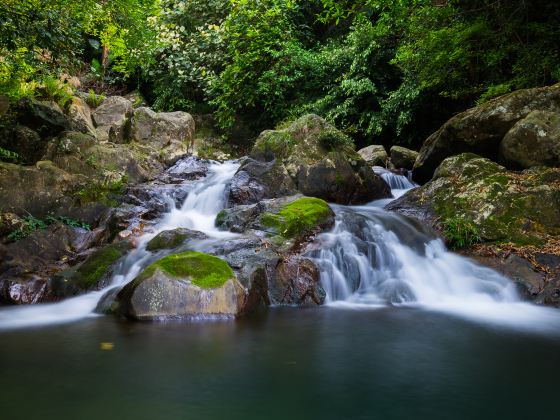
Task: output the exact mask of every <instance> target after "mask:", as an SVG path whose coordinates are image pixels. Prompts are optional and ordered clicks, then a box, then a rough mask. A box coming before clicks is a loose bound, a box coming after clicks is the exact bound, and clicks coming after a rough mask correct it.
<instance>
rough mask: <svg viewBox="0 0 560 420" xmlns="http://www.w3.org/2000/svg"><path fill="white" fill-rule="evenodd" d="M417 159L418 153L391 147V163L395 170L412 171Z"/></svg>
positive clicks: (399, 147)
mask: <svg viewBox="0 0 560 420" xmlns="http://www.w3.org/2000/svg"><path fill="white" fill-rule="evenodd" d="M417 158H418V152H415V151H414V150H410V149H407V148H406V147H401V146H393V147H391V162H392V163H393V166H394V167H395V168H400V169H412V167H413V166H414V162H416V159H417Z"/></svg>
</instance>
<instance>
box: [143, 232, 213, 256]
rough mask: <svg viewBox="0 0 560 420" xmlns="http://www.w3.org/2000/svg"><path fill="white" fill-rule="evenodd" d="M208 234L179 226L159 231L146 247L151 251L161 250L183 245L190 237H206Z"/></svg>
mask: <svg viewBox="0 0 560 420" xmlns="http://www.w3.org/2000/svg"><path fill="white" fill-rule="evenodd" d="M204 238H206V235H204V234H203V233H202V232H197V231H193V230H190V229H183V228H178V229H174V230H166V231H163V232H160V233H158V234H157V235H156V236H155V237H154V238H153V239H152V240H150V242H148V244H147V245H146V249H147V250H148V251H150V252H156V251H161V250H162V249H173V248H177V247H179V246H181V245H183V244H184V243H185V242H186V241H188V240H189V239H204Z"/></svg>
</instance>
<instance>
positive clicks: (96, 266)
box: [69, 243, 130, 289]
mask: <svg viewBox="0 0 560 420" xmlns="http://www.w3.org/2000/svg"><path fill="white" fill-rule="evenodd" d="M129 248H130V246H129V245H128V244H126V243H122V244H115V245H108V246H106V247H104V248H101V249H100V250H97V251H95V252H94V253H93V254H91V255H90V256H89V257H88V258H87V259H86V260H85V261H84V262H83V263H82V264H81V265H80V266H78V268H77V269H76V270H75V271H74V273H73V274H72V275H71V276H69V277H70V279H71V280H72V282H73V283H74V284H75V285H77V286H79V287H80V288H82V289H90V288H92V287H93V286H95V285H96V284H97V283H98V282H99V281H100V280H101V278H102V277H103V276H104V275H105V273H107V271H108V270H109V268H111V266H112V265H113V264H114V263H115V262H117V260H118V259H120V258H121V257H122V256H123V255H124V254H125V252H126V250H128V249H129Z"/></svg>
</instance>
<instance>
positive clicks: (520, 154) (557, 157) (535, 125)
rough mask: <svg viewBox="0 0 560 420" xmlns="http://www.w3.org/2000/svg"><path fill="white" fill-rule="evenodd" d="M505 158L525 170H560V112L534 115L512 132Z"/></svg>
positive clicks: (502, 147) (505, 142) (503, 152)
mask: <svg viewBox="0 0 560 420" xmlns="http://www.w3.org/2000/svg"><path fill="white" fill-rule="evenodd" d="M500 153H501V158H502V160H504V161H505V162H507V164H509V165H510V166H513V167H519V168H522V169H527V168H531V167H533V166H560V112H547V111H533V112H531V113H530V114H529V115H527V116H526V117H525V118H523V119H522V120H521V121H519V122H518V123H517V124H515V125H514V126H513V127H512V129H511V130H509V131H508V133H507V134H506V136H505V137H504V139H503V141H502V143H501V144H500Z"/></svg>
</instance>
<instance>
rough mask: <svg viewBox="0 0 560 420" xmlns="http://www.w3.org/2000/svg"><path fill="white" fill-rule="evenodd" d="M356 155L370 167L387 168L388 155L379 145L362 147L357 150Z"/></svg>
mask: <svg viewBox="0 0 560 420" xmlns="http://www.w3.org/2000/svg"><path fill="white" fill-rule="evenodd" d="M358 153H359V154H360V156H361V157H362V158H363V159H364V160H365V161H366V162H367V163H368V165H370V166H381V167H383V168H387V167H388V166H389V155H388V154H387V151H386V150H385V147H383V146H382V145H380V144H372V145H370V146H367V147H364V148H363V149H360V150H358Z"/></svg>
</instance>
